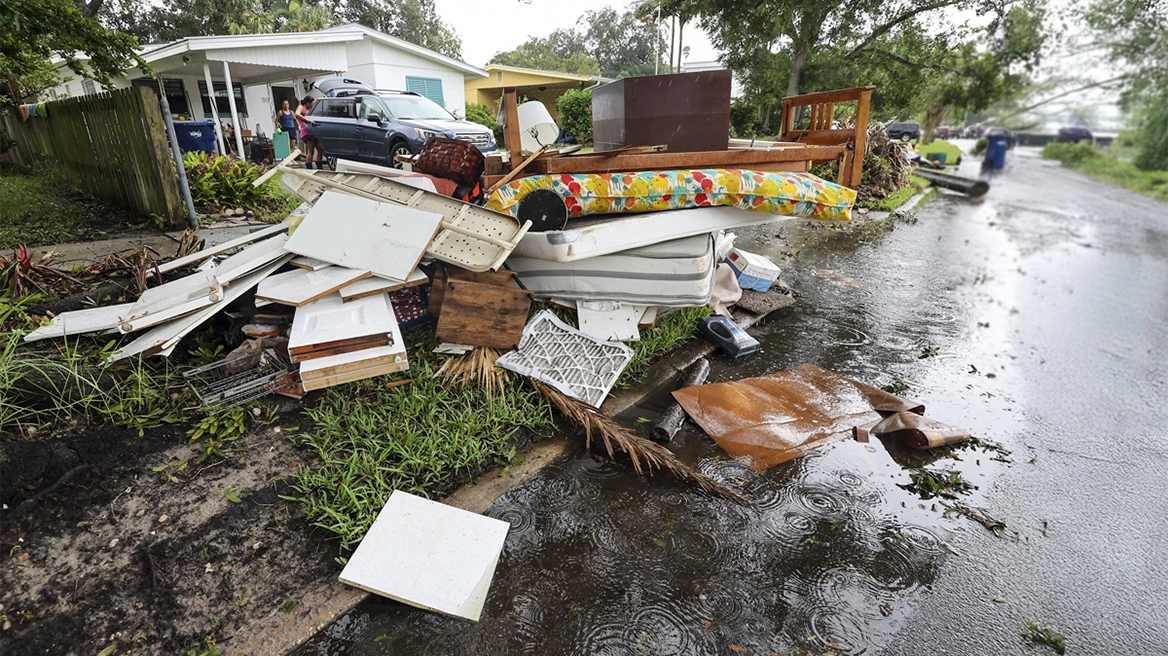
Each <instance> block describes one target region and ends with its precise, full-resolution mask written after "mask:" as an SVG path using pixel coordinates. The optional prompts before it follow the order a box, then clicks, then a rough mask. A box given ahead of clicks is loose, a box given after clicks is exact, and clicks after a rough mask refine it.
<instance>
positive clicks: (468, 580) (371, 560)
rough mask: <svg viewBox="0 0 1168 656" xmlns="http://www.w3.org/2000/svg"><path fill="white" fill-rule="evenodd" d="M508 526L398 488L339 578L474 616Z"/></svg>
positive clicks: (412, 602) (441, 610) (422, 605)
mask: <svg viewBox="0 0 1168 656" xmlns="http://www.w3.org/2000/svg"><path fill="white" fill-rule="evenodd" d="M510 528H511V525H510V524H508V523H507V522H504V521H500V520H497V519H493V518H491V517H484V516H482V515H479V514H476V513H472V512H467V511H465V510H461V509H459V508H454V507H452V506H447V505H445V504H442V503H438V502H437V501H430V500H428V499H423V498H421V497H417V496H414V495H412V494H408V493H406V492H402V491H401V490H397V491H395V492H393V493H392V494H391V495H390V497H389V500H388V501H386V503H385V507H384V508H382V509H381V512H380V513H379V514H378V515H377V519H376V521H374V522H373V526H371V527H370V528H369V532H368V533H366V534H365V539H364V540H362V541H361V544H360V545H358V546H357V549H356V551H354V552H353V555H352V556H351V557H350V558H349V562H348V564H347V565H345V569H344V571H342V572H341V576H340V580H341V582H343V583H347V584H349V585H352V586H356V587H358V588H361V589H362V590H368V591H369V592H372V593H374V594H379V595H381V596H383V597H389V598H390V599H395V600H397V601H400V602H402V603H406V604H410V605H411V606H416V607H418V608H425V609H427V610H432V611H436V612H439V613H445V614H447V615H453V616H455V617H462V618H465V619H468V620H473V621H476V622H477V621H478V619H479V616H480V615H481V614H482V610H483V604H484V603H485V602H486V599H487V592H488V590H489V589H490V585H491V579H492V578H493V577H494V575H495V566H496V565H497V564H498V562H499V554H500V553H501V552H502V550H503V543H504V541H506V539H507V532H508V530H509V529H510Z"/></svg>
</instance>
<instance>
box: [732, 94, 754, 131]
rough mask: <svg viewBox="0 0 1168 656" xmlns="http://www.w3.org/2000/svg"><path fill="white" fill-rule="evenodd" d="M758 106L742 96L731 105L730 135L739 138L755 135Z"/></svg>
mask: <svg viewBox="0 0 1168 656" xmlns="http://www.w3.org/2000/svg"><path fill="white" fill-rule="evenodd" d="M757 122H758V108H757V107H755V106H754V105H752V104H750V103H748V102H745V101H743V100H742V99H741V98H740V99H738V100H735V101H734V102H733V103H731V105H730V135H731V136H733V137H736V138H739V139H743V138H749V137H752V136H754V135H755V133H756V129H755V123H757Z"/></svg>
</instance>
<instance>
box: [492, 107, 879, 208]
mask: <svg viewBox="0 0 1168 656" xmlns="http://www.w3.org/2000/svg"><path fill="white" fill-rule="evenodd" d="M875 88H876V87H872V86H868V87H858V88H855V89H840V90H837V91H827V92H824V93H812V94H806V95H802V96H791V97H788V98H784V99H783V130H782V132H781V133H780V135H779V141H780V142H782V143H773V142H766V147H765V148H762V147H759V148H751V147H746V148H741V147H739V148H732V149H730V150H716V151H704V152H692V153H670V152H655V153H627V152H622V151H612V152H610V153H590V154H587V155H566V156H559V157H540V158H537V159H535V160H534V161H532V162H531V163H529V164H528V165H527V166H526V167H525V168H524V169H523V171H522V172H521V173H520V174H519V175H518V176H517V177H518V178H523V177H526V176H530V175H547V174H556V173H615V172H625V171H662V170H670V169H701V168H736V169H737V168H741V169H752V170H756V171H806V170H807V169H808V167H809V166H810V165H811V164H817V163H819V162H829V161H832V160H836V159H839V160H841V161H840V170H839V178H838V179H837V181H838V182H839V183H840V184H841V185H843V186H845V187H854V186H855V185H858V184H859V183H860V174H861V172H862V170H863V164H864V158H863V156H862V155H861V156H860V157H855V156H854V153H856V152H859V153H863V152H864V148H865V147H866V146H867V137H868V110H869V106H870V104H871V101H872V91H873V90H874V89H875ZM508 91H509V90H508ZM508 95H509V94H507V93H506V92H505V93H504V96H503V98H504V103H503V104H504V111H505V112H506V115H507V116H508V118H509V119H510V121H512V122H513V124H514V123H518V117H517V116H515V115H514V114H512V113H511V111H509V110H510V109H511V108H509V107H508V104H509V103H508V102H507V100H508ZM513 97H514V96H513V95H512V98H513ZM848 101H857V105H858V106H857V108H856V120H855V122H854V125H853V127H850V128H835V127H832V123H833V119H834V115H835V104H836V103H839V102H848ZM512 102H514V101H513V100H512ZM798 107H810V108H811V122H810V125H809V126H808V129H806V130H795V129H794V128H793V126H794V122H795V116H794V114H795V112H794V110H795V108H798ZM511 117H514V118H511ZM507 132H508V134H507V135H506V136H507V141H508V142H512V138H513V135H514V143H518V141H519V138H518V137H519V135H518V128H515V129H514V130H513V131H512V130H507ZM760 145H761V142H760ZM516 150H517V149H516ZM511 157H512V161H515V162H519V161H523V160H522V158H519V157H518V153H517V152H514V151H513V152H512V153H511ZM503 177H504V176H501V175H490V176H486V178H485V182H486V186H488V187H489V186H491V185H493V184H495V183H496V182H498V181H499V180H501V179H502V178H503Z"/></svg>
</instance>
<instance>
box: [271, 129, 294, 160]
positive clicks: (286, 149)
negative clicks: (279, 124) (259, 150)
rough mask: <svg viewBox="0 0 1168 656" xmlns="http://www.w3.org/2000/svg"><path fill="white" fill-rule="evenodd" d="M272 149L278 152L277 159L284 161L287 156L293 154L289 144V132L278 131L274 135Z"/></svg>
mask: <svg viewBox="0 0 1168 656" xmlns="http://www.w3.org/2000/svg"><path fill="white" fill-rule="evenodd" d="M272 150H273V151H274V152H275V154H276V161H277V162H279V161H282V160H283V159H284V158H285V157H287V156H288V155H291V154H292V150H291V146H289V145H288V133H287V132H277V133H276V135H275V136H273V137H272Z"/></svg>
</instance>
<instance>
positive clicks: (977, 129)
mask: <svg viewBox="0 0 1168 656" xmlns="http://www.w3.org/2000/svg"><path fill="white" fill-rule="evenodd" d="M984 131H985V128H983V127H981V126H980V125H969V126H966V127H965V128H964V129H962V130H961V136H962V138H964V139H980V138H981V135H982V132H984Z"/></svg>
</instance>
